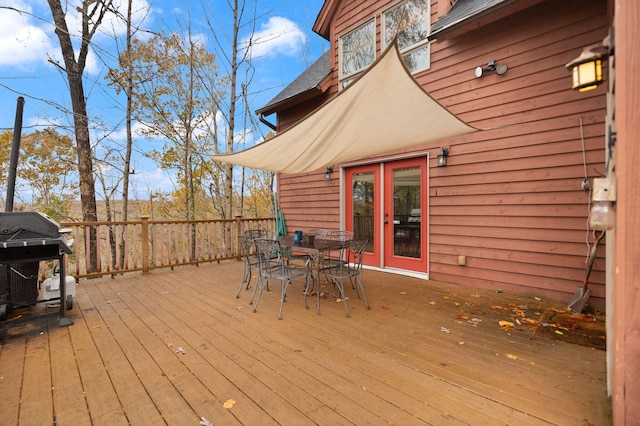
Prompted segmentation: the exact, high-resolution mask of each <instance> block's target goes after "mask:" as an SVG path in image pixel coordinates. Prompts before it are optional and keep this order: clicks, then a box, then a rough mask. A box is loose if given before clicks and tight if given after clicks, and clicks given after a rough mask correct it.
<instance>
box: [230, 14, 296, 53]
mask: <svg viewBox="0 0 640 426" xmlns="http://www.w3.org/2000/svg"><path fill="white" fill-rule="evenodd" d="M306 42H307V36H306V34H305V33H304V32H303V31H302V30H301V29H300V27H299V26H298V24H296V23H295V22H292V21H290V20H288V19H287V18H284V17H281V16H273V17H271V18H269V20H268V21H267V22H266V23H265V24H262V25H261V26H260V30H259V31H256V32H255V33H254V34H253V36H252V37H251V38H249V37H245V39H244V40H243V41H242V44H241V45H242V46H245V47H248V48H249V49H251V50H250V56H251V58H253V59H257V58H261V57H263V56H266V55H278V54H281V55H285V56H295V55H296V54H297V53H298V52H300V50H301V48H302V46H303V45H304V44H305V43H306Z"/></svg>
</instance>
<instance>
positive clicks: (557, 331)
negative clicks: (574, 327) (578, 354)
mask: <svg viewBox="0 0 640 426" xmlns="http://www.w3.org/2000/svg"><path fill="white" fill-rule="evenodd" d="M555 333H556V334H560V335H563V334H564V333H563V332H562V331H560V330H556V331H555Z"/></svg>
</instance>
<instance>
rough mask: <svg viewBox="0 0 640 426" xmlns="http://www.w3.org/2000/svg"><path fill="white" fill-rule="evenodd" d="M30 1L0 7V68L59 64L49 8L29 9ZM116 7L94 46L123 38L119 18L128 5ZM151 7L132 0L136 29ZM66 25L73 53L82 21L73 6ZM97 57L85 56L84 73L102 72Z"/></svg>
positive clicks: (122, 0)
mask: <svg viewBox="0 0 640 426" xmlns="http://www.w3.org/2000/svg"><path fill="white" fill-rule="evenodd" d="M32 3H33V2H29V1H21V0H17V1H14V2H13V4H12V6H11V7H12V9H6V8H0V22H2V25H0V67H2V66H4V67H7V66H10V67H18V68H19V69H22V70H25V69H32V68H34V67H36V66H38V65H43V64H46V62H47V60H48V59H49V58H50V57H51V58H53V59H54V60H55V61H57V62H58V63H62V57H61V54H60V45H59V43H58V39H57V36H56V35H55V33H54V30H53V24H52V22H51V12H50V11H49V9H48V6H46V5H44V4H39V6H42V7H40V8H39V9H38V10H34V8H33V7H32ZM115 6H116V7H117V8H118V10H119V14H120V16H116V15H115V14H113V13H109V14H107V15H106V16H105V19H104V20H103V22H102V24H101V26H100V28H99V30H100V31H99V32H98V33H96V36H95V37H94V39H93V40H92V41H93V43H94V44H95V45H96V46H100V45H102V46H105V45H113V44H114V43H115V37H120V36H122V35H123V34H124V33H125V31H126V25H125V22H124V21H123V19H122V16H126V7H127V2H126V1H125V0H116V1H115ZM150 8H151V7H150V5H149V3H148V2H147V0H134V4H133V13H132V15H133V18H132V21H133V22H134V25H135V26H139V25H143V23H148V21H150V20H151V18H150ZM66 10H67V16H66V20H67V26H68V28H69V31H70V33H71V39H72V42H73V43H74V47H75V50H76V53H77V51H78V49H79V40H80V34H81V31H82V27H81V25H82V21H81V18H80V13H78V12H77V9H76V7H75V6H74V5H73V4H70V5H69V6H68V7H67V9H66ZM100 62H101V61H100V60H99V59H98V57H97V55H96V54H95V53H94V52H90V53H89V55H88V57H87V67H86V71H87V73H89V74H96V73H98V72H100V71H101V68H102V67H101V64H100Z"/></svg>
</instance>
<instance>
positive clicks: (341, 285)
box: [334, 279, 351, 318]
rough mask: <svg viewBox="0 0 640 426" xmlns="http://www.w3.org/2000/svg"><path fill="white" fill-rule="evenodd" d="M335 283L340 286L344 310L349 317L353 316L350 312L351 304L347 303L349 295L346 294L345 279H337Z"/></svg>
mask: <svg viewBox="0 0 640 426" xmlns="http://www.w3.org/2000/svg"><path fill="white" fill-rule="evenodd" d="M334 284H336V285H337V286H338V290H340V297H341V298H342V303H343V304H344V311H345V313H346V314H347V318H351V314H350V313H349V306H348V305H347V297H346V296H345V295H344V280H342V279H340V280H335V281H334Z"/></svg>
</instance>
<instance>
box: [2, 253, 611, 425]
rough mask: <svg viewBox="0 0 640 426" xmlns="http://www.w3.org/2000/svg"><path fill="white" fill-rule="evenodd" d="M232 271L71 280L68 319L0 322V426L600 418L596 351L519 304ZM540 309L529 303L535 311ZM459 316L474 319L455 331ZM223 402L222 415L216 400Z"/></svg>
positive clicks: (603, 416) (601, 376)
mask: <svg viewBox="0 0 640 426" xmlns="http://www.w3.org/2000/svg"><path fill="white" fill-rule="evenodd" d="M241 274H242V265H241V264H240V263H238V262H224V263H220V264H215V265H207V266H200V267H188V268H181V269H176V270H173V271H156V272H153V273H152V274H149V275H138V274H131V275H125V276H119V277H116V278H115V279H108V278H104V279H97V280H86V281H82V282H81V284H80V285H79V286H78V287H77V291H76V293H77V295H76V299H75V301H74V307H73V309H72V310H70V311H68V312H69V313H68V316H69V318H70V319H72V320H73V322H74V324H73V325H71V326H69V327H58V326H57V320H56V318H55V317H36V318H33V319H31V320H29V321H25V322H20V323H18V324H9V325H6V323H5V326H3V330H2V331H3V339H2V340H3V343H2V345H0V413H2V421H0V423H2V424H6V425H13V424H19V425H31V424H33V425H44V424H54V425H74V426H79V425H91V424H93V425H118V424H123V425H125V424H132V425H149V424H153V425H158V424H169V425H189V424H192V425H198V424H199V423H200V421H201V418H202V417H204V418H206V419H207V420H209V421H210V422H211V423H212V424H214V425H234V424H245V425H257V424H259V425H270V424H273V425H277V424H280V425H305V424H309V425H311V424H321V425H353V424H356V425H361V424H367V425H377V424H380V425H383V424H397V425H414V424H415V425H423V424H431V425H458V424H459V425H505V424H508V425H587V424H588V425H609V424H611V423H612V421H611V404H610V401H609V399H608V397H607V396H606V367H605V362H606V361H605V352H604V351H602V350H597V349H594V348H590V347H586V346H580V345H576V344H571V343H566V342H561V341H557V340H553V339H550V338H548V337H544V336H540V335H538V334H534V333H533V328H532V327H530V326H526V325H517V324H516V326H515V327H514V328H512V329H510V330H504V329H502V328H501V327H500V326H499V324H498V321H499V320H500V319H504V320H511V321H512V320H513V317H509V315H506V314H505V312H506V310H505V309H502V310H500V309H497V307H498V306H505V307H506V306H516V305H519V306H521V305H527V304H528V305H530V309H529V311H534V309H532V308H533V306H534V305H544V306H543V309H544V308H546V307H549V306H551V307H553V306H554V305H553V303H550V302H545V301H539V300H536V299H534V298H526V297H517V296H513V295H508V294H503V293H499V294H498V293H495V292H490V291H474V290H473V289H469V288H464V287H460V286H455V285H451V284H445V283H439V282H435V281H425V280H421V279H418V278H411V277H405V276H400V275H394V274H388V273H383V272H377V271H365V285H366V290H367V296H368V298H369V301H370V303H371V306H372V309H371V310H367V309H366V308H365V306H364V302H363V301H362V300H358V298H357V297H356V296H355V293H352V294H350V297H351V298H350V299H349V301H348V303H349V308H350V310H351V318H346V317H345V312H344V308H343V306H342V303H340V302H336V301H335V300H334V299H331V298H327V299H324V298H323V299H321V315H317V314H316V311H315V298H311V299H310V300H309V304H310V309H308V310H307V309H305V308H304V303H303V294H302V289H303V283H302V282H299V283H298V282H294V284H293V285H292V286H291V287H290V289H289V292H288V295H287V302H286V304H285V309H284V318H283V319H282V320H278V319H277V316H278V308H279V286H278V285H276V284H275V283H274V284H272V287H271V289H272V291H270V292H265V293H264V294H263V300H262V301H261V302H260V305H259V309H258V311H257V312H256V313H253V312H252V307H251V306H249V305H248V300H249V297H250V295H251V292H250V291H243V292H242V294H241V296H240V298H239V299H236V298H235V294H236V292H237V287H238V284H239V279H240V276H241ZM538 309H540V308H538ZM469 319H475V321H472V322H469V321H468V320H469ZM225 404H227V405H229V407H225Z"/></svg>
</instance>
